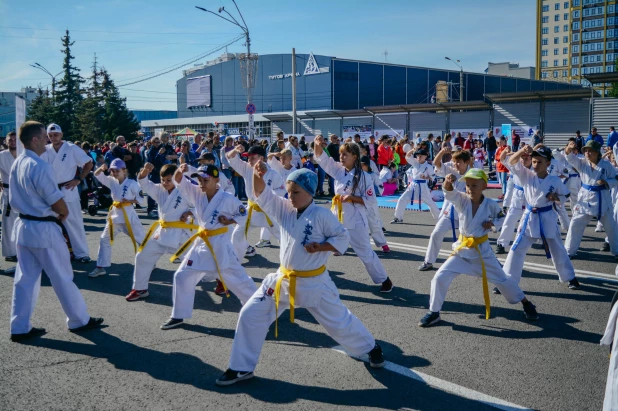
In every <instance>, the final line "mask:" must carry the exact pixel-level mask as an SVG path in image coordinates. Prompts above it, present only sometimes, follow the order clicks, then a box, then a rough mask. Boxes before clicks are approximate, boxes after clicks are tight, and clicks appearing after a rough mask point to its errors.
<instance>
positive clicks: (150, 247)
mask: <svg viewBox="0 0 618 411" xmlns="http://www.w3.org/2000/svg"><path fill="white" fill-rule="evenodd" d="M221 175H223V173H221ZM137 183H138V184H139V186H140V187H141V189H142V191H143V192H144V193H146V194H148V196H149V197H150V198H152V199H153V200H155V201H156V202H157V207H158V208H157V211H158V215H159V220H162V221H165V222H177V221H181V220H180V217H181V216H182V215H183V214H184V213H185V212H186V211H189V207H190V204H189V202H188V201H187V200H186V199H185V198H184V197H183V196H181V195H180V191H178V189H177V188H174V189H173V190H172V192H171V193H170V192H168V191H167V190H166V189H165V188H163V187H162V186H161V184H155V183H153V182H152V181H150V180H149V179H148V177H146V178H143V179H141V180H138V181H137ZM191 235H192V233H190V232H189V230H186V229H181V228H161V227H160V226H159V227H157V229H156V230H155V231H154V232H153V233H152V235H151V237H150V239H149V240H148V242H147V243H146V245H145V246H144V248H143V249H142V251H139V252H138V253H137V254H136V255H135V267H134V269H133V289H134V290H140V291H141V290H147V289H148V281H150V274H151V273H152V270H154V268H155V265H156V264H157V261H159V258H161V256H163V255H164V254H170V255H173V254H174V253H175V252H176V251H177V250H178V249H179V248H180V246H181V245H183V244H184V243H185V241H187V240H188V239H189V237H191Z"/></svg>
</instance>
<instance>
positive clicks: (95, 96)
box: [76, 54, 105, 142]
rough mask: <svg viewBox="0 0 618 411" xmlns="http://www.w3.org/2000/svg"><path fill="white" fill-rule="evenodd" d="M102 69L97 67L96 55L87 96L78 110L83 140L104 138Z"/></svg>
mask: <svg viewBox="0 0 618 411" xmlns="http://www.w3.org/2000/svg"><path fill="white" fill-rule="evenodd" d="M101 77H102V74H101V71H100V70H99V68H98V67H97V57H96V54H95V56H94V62H93V65H92V74H91V76H90V78H89V79H88V88H87V89H86V96H85V98H84V100H83V101H82V102H81V104H80V106H79V109H78V111H77V114H76V117H77V123H78V130H79V135H80V137H81V139H82V140H88V141H90V142H98V141H102V140H103V132H104V130H103V119H104V116H105V107H104V103H103V96H102V94H101Z"/></svg>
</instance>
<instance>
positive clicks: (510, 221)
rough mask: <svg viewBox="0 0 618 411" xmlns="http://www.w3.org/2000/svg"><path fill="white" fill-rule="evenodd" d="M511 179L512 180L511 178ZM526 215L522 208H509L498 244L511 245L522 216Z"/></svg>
mask: <svg viewBox="0 0 618 411" xmlns="http://www.w3.org/2000/svg"><path fill="white" fill-rule="evenodd" d="M509 181H510V180H509ZM523 215H524V210H523V209H522V208H513V207H511V208H509V211H508V212H507V213H506V218H505V219H504V222H503V223H502V229H501V230H500V236H499V237H498V240H497V241H496V243H497V244H499V245H501V246H502V247H504V248H506V247H508V246H509V244H510V243H511V241H513V238H514V237H515V231H516V230H517V227H518V225H519V224H518V222H519V220H520V219H521V217H522V216H523Z"/></svg>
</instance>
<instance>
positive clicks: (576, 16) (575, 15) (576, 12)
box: [573, 10, 580, 19]
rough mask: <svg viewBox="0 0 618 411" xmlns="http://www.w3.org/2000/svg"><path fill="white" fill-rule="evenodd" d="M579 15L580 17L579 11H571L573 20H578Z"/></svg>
mask: <svg viewBox="0 0 618 411" xmlns="http://www.w3.org/2000/svg"><path fill="white" fill-rule="evenodd" d="M579 15H580V13H579V10H575V11H573V18H574V19H578V18H579Z"/></svg>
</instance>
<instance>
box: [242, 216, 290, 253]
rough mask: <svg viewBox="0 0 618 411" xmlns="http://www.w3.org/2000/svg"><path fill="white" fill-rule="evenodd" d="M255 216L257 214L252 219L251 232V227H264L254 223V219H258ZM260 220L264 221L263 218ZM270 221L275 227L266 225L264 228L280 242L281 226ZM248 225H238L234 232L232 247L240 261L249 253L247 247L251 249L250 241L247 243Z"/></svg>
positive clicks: (268, 238)
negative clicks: (246, 228)
mask: <svg viewBox="0 0 618 411" xmlns="http://www.w3.org/2000/svg"><path fill="white" fill-rule="evenodd" d="M255 214H256V213H255V212H254V215H253V217H252V218H251V225H250V226H249V230H251V227H263V225H257V224H255V223H254V219H255V218H256V217H255ZM259 218H260V219H262V218H263V217H259ZM270 221H271V222H272V223H273V226H272V227H271V226H269V225H268V224H266V227H263V228H264V229H265V230H267V231H268V232H269V233H270V234H271V235H272V236H273V237H275V238H276V239H277V241H280V238H281V233H280V232H279V224H278V223H277V222H276V221H273V220H272V219H271V220H270ZM246 224H247V223H245V224H242V225H241V224H236V226H235V227H234V231H232V246H233V247H234V251H235V253H236V257H237V258H238V261H242V259H243V258H244V257H245V253H246V252H247V247H249V241H247V238H246V237H245V227H246ZM260 239H261V240H270V237H267V238H262V236H260Z"/></svg>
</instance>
